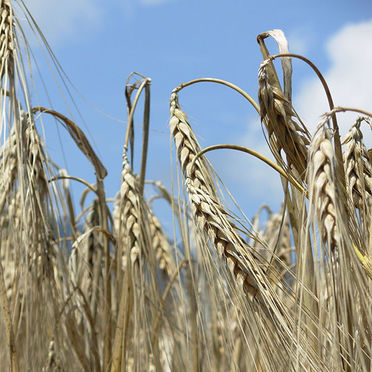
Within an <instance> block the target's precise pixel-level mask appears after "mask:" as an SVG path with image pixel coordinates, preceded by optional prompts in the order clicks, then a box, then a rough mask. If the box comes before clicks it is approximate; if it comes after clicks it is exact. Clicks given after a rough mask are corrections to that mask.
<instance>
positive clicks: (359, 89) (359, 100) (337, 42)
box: [295, 20, 372, 133]
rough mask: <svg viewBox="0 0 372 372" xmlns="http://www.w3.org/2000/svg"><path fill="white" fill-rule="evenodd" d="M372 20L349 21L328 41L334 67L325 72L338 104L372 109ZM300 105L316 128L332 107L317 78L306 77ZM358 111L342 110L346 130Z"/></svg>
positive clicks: (303, 116)
mask: <svg viewBox="0 0 372 372" xmlns="http://www.w3.org/2000/svg"><path fill="white" fill-rule="evenodd" d="M371 35H372V20H370V21H368V22H362V23H356V24H349V25H346V26H345V27H343V28H342V29H341V30H340V31H339V32H337V33H336V34H335V35H333V36H332V37H331V38H330V39H329V40H328V42H327V44H326V52H327V54H328V56H329V59H330V62H331V63H330V67H329V69H328V70H327V71H325V73H324V77H325V79H326V81H327V83H328V85H329V88H330V90H331V94H332V96H333V100H334V103H335V105H336V106H346V107H355V108H360V109H364V110H367V111H372V94H371V87H372V70H371V66H372V48H371V47H370V46H371ZM295 105H296V109H297V110H298V112H299V113H300V115H301V117H302V118H303V120H304V121H305V123H309V126H310V128H311V129H312V130H313V129H314V128H315V127H316V124H317V122H318V121H319V117H320V115H321V114H322V113H324V112H326V111H329V108H328V103H327V99H326V96H325V93H324V90H323V88H322V86H321V84H320V82H319V80H318V79H317V78H315V77H314V78H312V79H310V80H308V81H305V82H304V83H303V85H302V88H301V90H300V93H299V95H298V96H297V99H296V101H295ZM354 117H355V114H354V115H345V114H339V115H338V118H339V121H340V123H341V127H342V131H341V132H342V133H344V132H345V131H346V130H347V129H348V127H350V126H351V125H352V122H350V120H353V118H354Z"/></svg>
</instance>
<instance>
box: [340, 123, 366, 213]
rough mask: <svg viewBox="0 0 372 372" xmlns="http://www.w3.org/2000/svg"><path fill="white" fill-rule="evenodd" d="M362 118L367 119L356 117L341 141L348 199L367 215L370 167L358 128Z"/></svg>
mask: <svg viewBox="0 0 372 372" xmlns="http://www.w3.org/2000/svg"><path fill="white" fill-rule="evenodd" d="M363 120H367V121H368V119H367V118H363V117H360V118H358V119H357V121H356V123H355V124H354V125H353V126H352V127H351V128H350V131H349V133H348V134H347V135H346V136H345V138H344V139H343V141H342V143H343V144H344V145H345V151H344V167H345V176H346V190H347V193H348V196H349V200H350V201H351V202H352V204H353V206H354V207H355V208H358V209H359V210H360V211H364V213H366V216H368V215H369V214H370V212H369V208H370V206H371V197H372V167H371V164H370V162H369V157H368V152H367V148H366V147H365V145H364V143H363V134H362V132H361V130H360V125H361V123H362V121H363Z"/></svg>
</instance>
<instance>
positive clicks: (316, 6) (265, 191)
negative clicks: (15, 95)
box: [25, 0, 372, 216]
mask: <svg viewBox="0 0 372 372" xmlns="http://www.w3.org/2000/svg"><path fill="white" fill-rule="evenodd" d="M25 3H26V4H27V6H29V9H30V11H31V12H32V14H33V15H34V17H35V19H36V21H37V22H38V23H39V25H40V27H41V29H42V30H43V32H44V35H45V36H46V38H47V39H48V40H49V42H50V44H51V46H52V49H53V50H54V52H55V54H56V56H57V58H58V60H59V61H60V63H61V65H62V66H63V68H64V70H65V72H66V74H67V75H68V76H69V78H70V79H71V81H72V83H73V84H74V86H75V87H76V88H77V89H78V91H79V93H78V92H77V91H73V95H74V98H75V100H76V103H77V105H78V106H79V110H80V111H81V114H82V117H83V118H84V122H83V121H82V120H81V118H80V117H79V115H78V114H77V112H76V110H73V109H71V115H72V116H73V117H74V119H75V120H76V122H77V124H78V125H79V126H81V128H82V129H83V130H85V131H87V132H89V135H88V137H89V139H90V140H91V141H92V143H93V145H94V148H95V149H96V150H97V153H98V154H99V155H100V157H101V159H102V161H103V163H104V164H105V166H106V167H107V169H108V171H109V176H108V177H107V180H106V186H107V194H108V196H110V197H111V196H114V195H115V193H116V192H117V190H118V189H119V185H120V167H121V154H122V145H123V141H124V134H125V120H126V109H125V101H124V95H123V89H124V84H125V80H126V77H127V76H128V75H129V73H131V72H132V71H137V72H140V73H141V74H144V75H146V76H149V77H151V78H152V91H151V95H152V104H151V123H150V125H151V133H150V148H149V164H148V169H149V171H148V177H147V178H150V179H160V180H162V181H163V182H164V183H165V184H166V185H167V186H170V174H171V173H170V154H169V130H168V119H169V117H168V115H169V114H168V113H169V109H168V102H169V96H170V92H171V90H172V89H173V88H174V87H176V86H177V85H179V84H180V83H182V82H185V81H188V80H192V79H195V78H198V77H216V78H221V79H224V80H228V81H230V82H232V83H234V84H237V85H239V86H240V87H241V88H243V89H245V90H246V91H247V92H248V93H250V94H251V95H252V96H253V97H254V98H256V97H257V71H258V68H259V64H260V62H261V61H262V58H261V55H260V51H259V48H258V44H257V42H256V37H257V35H258V34H259V33H261V32H264V31H268V30H270V29H274V28H280V29H282V30H283V31H284V32H285V34H286V36H287V38H288V41H289V48H290V50H291V51H292V52H294V53H299V54H303V55H305V56H306V57H308V58H309V59H311V60H312V61H313V62H314V63H315V64H316V65H317V66H318V67H319V68H320V70H321V71H322V72H323V73H324V74H325V76H326V78H327V79H328V80H329V84H330V88H331V90H332V92H333V93H334V94H335V101H336V102H335V103H336V105H348V106H351V105H353V106H356V107H361V108H364V109H367V110H369V111H372V95H371V94H370V87H371V86H372V73H371V68H370V66H372V2H371V1H369V0H356V1H353V2H351V1H343V0H342V1H324V0H323V1H311V2H310V1H295V0H292V1H271V0H269V1H266V2H262V3H260V2H252V1H248V0H246V1H240V0H236V1H233V0H231V1H219V0H215V1H210V0H205V1H202V0H199V1H196V0H188V1H185V0H109V1H106V2H102V1H98V0H90V1H89V0H64V1H60V0H25ZM30 37H31V35H30ZM31 44H32V45H33V49H34V52H35V56H36V58H37V59H38V61H39V62H38V63H39V65H40V69H41V70H42V74H43V76H44V78H45V83H46V85H47V86H48V92H49V94H50V96H51V99H52V101H53V105H54V107H55V108H56V109H58V110H60V111H61V112H62V113H65V114H66V115H67V116H69V112H70V111H69V110H68V109H67V108H66V106H65V104H64V102H63V100H62V99H61V96H60V94H59V93H58V90H57V89H56V84H55V83H54V82H53V78H52V75H51V73H50V72H48V67H47V64H46V62H44V58H43V54H42V52H41V50H40V49H39V47H38V44H37V42H36V41H34V42H31ZM269 46H270V48H271V50H272V51H273V52H276V48H275V45H274V43H269ZM293 67H294V102H295V107H296V108H297V111H298V112H299V114H300V116H303V117H304V118H305V120H308V122H307V123H308V125H309V127H310V128H314V127H315V125H316V121H317V118H318V117H319V115H321V114H322V113H323V112H324V111H325V110H326V105H325V102H326V101H325V97H324V95H323V93H322V91H321V89H320V85H319V83H318V82H317V81H316V79H315V78H314V75H313V73H312V72H311V71H310V69H309V68H308V67H306V66H304V65H303V63H301V62H298V61H295V62H294V63H293ZM34 71H36V70H34ZM39 84H40V82H38V79H37V78H35V85H36V89H40V85H39ZM82 97H84V98H82ZM34 101H38V102H37V104H41V105H43V106H48V103H47V102H44V101H46V96H44V95H40V96H39V98H37V97H36V96H34ZM87 102H89V104H88V103H87ZM180 103H181V106H182V108H183V109H184V111H185V112H186V113H187V114H188V117H189V119H190V121H191V124H192V126H193V129H194V131H195V132H196V134H197V136H198V139H199V140H200V142H201V144H202V146H208V145H212V144H217V143H236V144H241V145H245V146H249V147H252V148H254V149H256V150H259V151H262V152H265V153H266V154H267V150H266V149H265V143H264V140H263V137H262V133H261V129H260V125H259V120H258V118H257V115H256V114H255V112H254V110H253V109H252V108H251V107H250V106H249V105H248V104H247V103H246V102H245V101H243V100H242V98H241V97H240V96H239V95H237V94H236V93H234V92H232V91H229V90H228V89H227V88H224V87H220V86H214V85H210V84H203V85H200V86H193V87H189V88H187V89H185V90H184V91H183V92H182V93H181V94H180ZM34 104H36V102H35V103H34ZM70 107H72V106H71V105H70ZM99 111H103V112H105V113H106V114H107V115H109V116H112V117H115V118H117V119H119V120H122V121H123V122H121V123H120V122H119V121H115V120H111V119H109V118H108V117H107V116H105V115H102V114H101V113H100V112H99ZM140 117H141V116H140V115H139V116H138V117H137V120H136V122H137V123H140ZM350 120H352V119H350ZM349 124H350V125H351V124H352V122H350V123H349ZM346 127H347V124H345V128H346ZM368 135H370V134H369V133H368ZM46 136H47V140H46V142H47V146H48V148H49V149H50V151H51V153H52V156H53V157H54V158H55V159H56V161H57V162H58V164H59V165H60V166H61V167H66V168H67V169H68V171H69V173H70V174H71V175H79V176H81V177H83V178H86V179H87V180H88V181H90V182H94V173H93V170H92V168H91V167H90V165H89V164H88V163H87V162H85V161H84V159H83V157H82V156H81V155H80V153H79V152H78V151H77V150H76V149H75V146H74V145H73V143H72V142H71V140H69V138H68V136H67V135H66V134H65V133H64V132H63V131H60V133H59V134H58V133H57V132H56V130H55V128H52V126H50V127H48V128H47V129H46ZM58 136H59V139H58ZM136 136H137V139H138V140H139V141H138V143H136V148H137V154H136V155H135V156H136V157H137V158H138V153H139V150H140V148H139V147H140V144H139V142H140V136H141V133H140V130H137V133H136ZM61 144H62V147H63V153H64V156H62V155H61V153H62V152H61ZM209 158H210V159H211V161H212V163H213V165H214V166H215V167H216V169H217V170H218V173H219V174H220V175H221V177H222V179H223V180H224V182H225V184H226V185H227V186H228V187H229V188H230V189H231V190H232V192H233V194H234V195H235V196H236V198H237V200H238V202H239V204H240V205H241V206H242V208H243V210H244V211H245V212H246V213H247V215H248V216H251V215H252V214H253V213H254V212H255V210H256V209H257V208H258V206H259V205H261V204H262V203H269V204H271V205H273V207H274V208H278V207H279V204H280V202H281V200H282V199H281V192H280V182H279V177H278V176H277V175H275V174H274V173H273V171H272V170H271V169H267V167H266V166H265V165H263V164H260V163H259V162H258V161H257V160H254V159H249V158H248V157H247V155H240V154H233V153H230V152H228V151H227V150H222V151H221V152H219V153H215V154H211V155H210V156H209ZM66 160H67V161H66ZM137 169H138V168H137ZM77 193H78V192H77ZM75 198H76V199H78V194H77V195H75Z"/></svg>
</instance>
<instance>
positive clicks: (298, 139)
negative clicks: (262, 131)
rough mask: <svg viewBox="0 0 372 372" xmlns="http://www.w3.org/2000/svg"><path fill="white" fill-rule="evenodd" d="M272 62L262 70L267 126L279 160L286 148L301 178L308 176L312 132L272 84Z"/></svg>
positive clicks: (291, 165) (261, 100) (263, 112)
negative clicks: (270, 76) (308, 150)
mask: <svg viewBox="0 0 372 372" xmlns="http://www.w3.org/2000/svg"><path fill="white" fill-rule="evenodd" d="M269 63H271V62H270V61H264V62H263V63H262V64H261V66H260V69H259V71H258V82H259V90H258V99H259V103H260V114H261V120H262V121H263V123H264V124H265V126H266V128H267V131H268V137H269V141H270V144H271V147H272V150H273V152H274V156H275V157H276V159H277V161H279V162H280V163H283V160H281V159H282V155H281V151H284V153H285V154H286V158H287V163H288V167H289V169H290V170H291V171H293V170H296V171H297V172H296V173H298V176H299V177H300V179H301V180H304V179H305V172H306V168H307V146H308V145H309V143H310V134H309V132H308V130H307V129H306V128H305V127H304V126H303V125H300V124H299V123H298V122H297V120H296V118H297V115H296V113H295V112H294V110H293V108H292V105H291V104H290V102H288V100H287V99H286V98H285V96H284V94H283V92H282V91H281V90H280V89H279V88H278V87H275V86H274V85H272V84H271V82H270V79H269V75H268V72H267V68H268V66H269Z"/></svg>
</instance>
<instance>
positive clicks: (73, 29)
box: [25, 0, 103, 43]
mask: <svg viewBox="0 0 372 372" xmlns="http://www.w3.org/2000/svg"><path fill="white" fill-rule="evenodd" d="M25 4H26V6H27V8H28V9H29V11H30V13H31V14H32V15H33V17H34V18H35V20H36V22H37V24H38V25H39V27H40V28H41V30H42V32H43V33H44V35H47V39H48V40H50V41H52V42H54V43H55V42H61V41H67V40H71V39H74V38H78V37H79V35H82V34H84V32H87V31H91V30H92V29H94V28H95V27H96V26H97V25H99V24H100V20H101V18H102V14H103V8H102V6H101V5H99V2H98V1H95V0H63V1H53V0H25Z"/></svg>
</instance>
